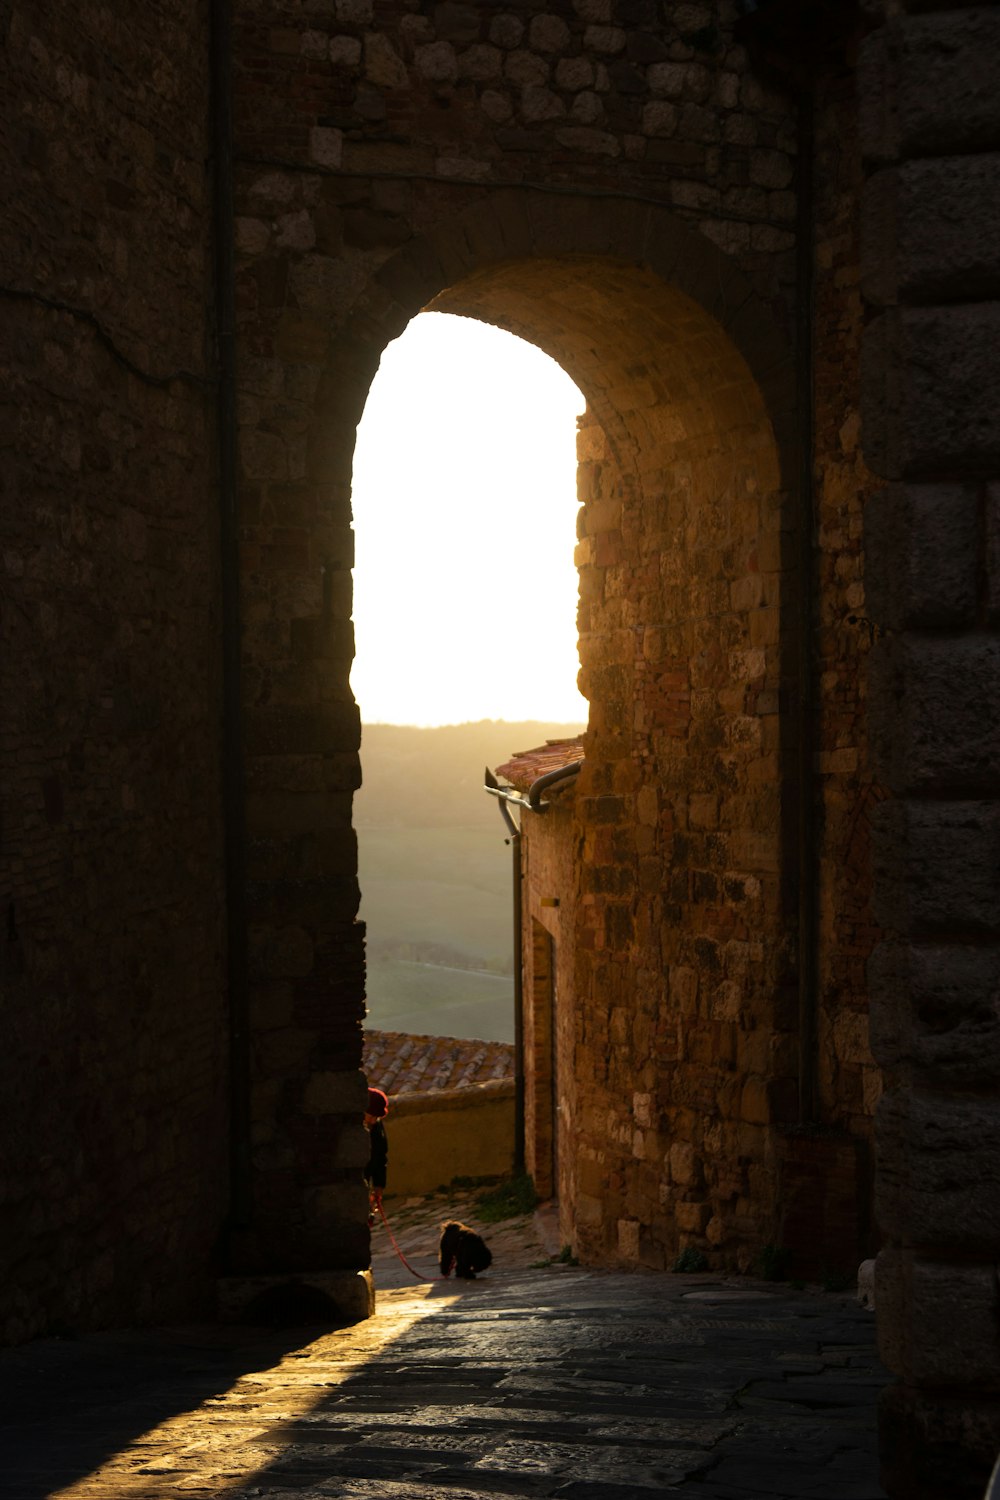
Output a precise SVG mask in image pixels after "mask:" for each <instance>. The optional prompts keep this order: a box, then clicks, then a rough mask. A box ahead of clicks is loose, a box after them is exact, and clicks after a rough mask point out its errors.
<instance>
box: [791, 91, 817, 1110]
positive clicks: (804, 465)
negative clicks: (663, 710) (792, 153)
mask: <svg viewBox="0 0 1000 1500" xmlns="http://www.w3.org/2000/svg"><path fill="white" fill-rule="evenodd" d="M797 105H798V109H797V136H798V140H797V173H798V183H797V187H798V206H797V222H796V236H795V255H796V287H797V290H798V297H797V302H796V337H795V357H796V364H797V371H796V384H797V386H798V391H799V397H800V400H801V403H802V419H801V424H800V432H801V443H802V450H801V465H800V471H799V491H800V493H799V557H798V564H799V566H798V573H799V579H798V590H797V595H798V642H799V647H798V688H799V724H798V731H799V751H798V786H799V808H798V813H799V816H798V825H799V826H798V869H799V893H798V894H799V901H798V943H799V953H798V960H799V962H798V1022H799V1090H798V1112H799V1123H800V1124H803V1125H805V1124H810V1123H812V1122H813V1121H815V1119H816V1012H817V994H816V987H817V966H818V954H817V948H818V942H817V933H818V909H817V908H818V900H819V890H818V886H819V882H818V878H817V859H818V854H817V847H816V833H817V829H816V804H815V796H814V792H813V776H814V773H813V760H814V748H815V726H814V714H815V663H814V659H813V658H814V651H813V638H814V632H815V587H814V580H813V569H814V556H813V553H814V543H813V518H814V512H815V497H814V479H813V426H814V416H813V413H814V400H815V393H814V376H813V313H814V301H815V249H814V243H813V240H814V226H813V170H814V165H813V153H814V151H815V130H814V120H813V115H814V110H815V99H814V95H813V91H812V89H811V87H810V85H809V84H808V83H804V84H802V85H801V86H800V87H799V89H798V90H797Z"/></svg>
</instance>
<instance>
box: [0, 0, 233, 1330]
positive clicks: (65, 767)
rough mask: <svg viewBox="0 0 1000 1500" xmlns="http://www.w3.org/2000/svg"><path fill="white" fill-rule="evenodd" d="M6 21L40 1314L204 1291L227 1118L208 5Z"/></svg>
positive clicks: (9, 920) (16, 655)
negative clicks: (209, 153) (207, 162)
mask: <svg viewBox="0 0 1000 1500" xmlns="http://www.w3.org/2000/svg"><path fill="white" fill-rule="evenodd" d="M3 24H4V43H5V61H4V88H3V90H2V91H0V114H2V133H3V139H4V146H5V150H4V166H3V172H4V174H5V181H4V193H3V197H4V204H5V210H4V216H3V223H2V226H0V261H2V269H0V283H2V284H0V303H2V308H3V328H4V338H3V350H2V355H0V359H2V364H3V371H2V381H0V385H2V389H3V397H2V402H3V419H2V422H0V429H2V433H3V436H2V437H0V450H2V455H3V460H2V462H3V468H2V492H3V515H4V522H3V530H4V547H3V571H2V579H3V583H2V589H3V594H2V621H3V651H2V661H3V666H2V671H3V687H2V699H3V703H4V710H3V733H2V740H3V754H4V769H3V818H2V824H3V842H2V869H3V877H4V884H3V899H4V908H5V914H4V921H5V928H6V932H5V942H4V944H3V960H2V962H3V975H2V978H3V1009H4V1026H3V1035H4V1044H3V1047H2V1049H0V1099H2V1101H3V1103H2V1114H3V1120H4V1175H3V1185H2V1198H3V1223H4V1233H3V1236H2V1237H0V1275H2V1279H3V1284H4V1288H5V1296H4V1299H3V1307H4V1314H3V1319H2V1324H0V1337H4V1338H8V1339H15V1340H16V1339H24V1338H29V1337H32V1336H36V1335H40V1334H46V1333H57V1332H58V1333H63V1334H65V1333H68V1332H71V1331H72V1330H73V1329H76V1328H81V1329H82V1328H88V1327H95V1326H97V1327H99V1326H107V1325H109V1324H121V1323H127V1322H142V1321H146V1320H149V1319H152V1318H157V1319H164V1318H169V1317H172V1316H179V1315H182V1314H183V1315H187V1314H190V1313H191V1312H193V1311H194V1310H196V1309H198V1308H204V1307H205V1306H206V1305H207V1300H206V1299H207V1298H208V1297H209V1296H210V1292H211V1274H212V1264H213V1256H214V1254H215V1251H216V1245H217V1240H218V1237H219V1233H220V1229H221V1226H222V1222H223V1219H224V1216H225V1213H226V1205H227V1191H226V1174H227V1152H228V1140H227V1132H228V1126H227V1110H226V1067H225V1053H226V1043H225V1009H224V998H223V997H224V990H225V985H224V920H223V907H222V901H223V898H222V834H221V826H220V825H221V812H220V750H219V746H220V687H221V678H220V652H219V631H220V618H219V581H218V577H219V559H218V531H219V521H218V502H217V498H216V493H215V477H214V471H215V463H214V457H213V450H214V433H213V427H214V420H215V385H214V369H213V364H214V361H213V356H212V353H211V327H210V316H211V312H210V309H211V235H210V224H211V218H210V213H211V207H210V193H209V179H208V174H207V170H206V159H207V156H208V149H209V147H208V130H207V127H208V120H207V97H208V36H207V32H206V22H205V12H204V8H203V7H200V6H197V5H194V4H187V3H184V0H171V3H170V4H165V5H161V6H158V7H154V8H152V9H150V8H140V9H138V10H136V9H134V8H133V9H132V10H131V11H130V13H129V16H128V19H127V21H126V20H125V19H124V18H123V17H121V16H119V14H118V12H117V10H116V9H115V8H114V7H110V8H109V7H107V6H103V5H93V4H88V3H86V0H84V3H82V4H76V3H74V4H72V5H69V4H59V3H53V4H50V5H45V6H41V7H39V6H22V5H15V6H12V7H6V8H5V11H4V23H3ZM11 174H15V175H13V176H12V175H11Z"/></svg>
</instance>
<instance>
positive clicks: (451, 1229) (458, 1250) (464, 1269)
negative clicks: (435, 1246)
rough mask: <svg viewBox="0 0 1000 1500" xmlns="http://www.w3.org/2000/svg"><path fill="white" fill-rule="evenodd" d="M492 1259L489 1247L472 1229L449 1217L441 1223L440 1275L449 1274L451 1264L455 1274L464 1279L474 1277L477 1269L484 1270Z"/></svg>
mask: <svg viewBox="0 0 1000 1500" xmlns="http://www.w3.org/2000/svg"><path fill="white" fill-rule="evenodd" d="M492 1260H493V1256H492V1254H491V1253H490V1247H489V1246H488V1245H487V1243H486V1241H485V1240H484V1239H482V1237H481V1236H480V1235H478V1234H477V1233H476V1231H475V1230H474V1229H470V1228H469V1227H468V1225H467V1224H460V1223H459V1222H458V1220H457V1219H449V1220H448V1223H447V1224H442V1225H441V1275H442V1276H450V1274H451V1268H452V1266H454V1267H455V1275H456V1276H462V1277H464V1278H465V1279H466V1281H472V1280H474V1279H475V1275H476V1272H477V1271H485V1270H486V1267H487V1266H488V1265H489V1264H490V1263H491V1261H492Z"/></svg>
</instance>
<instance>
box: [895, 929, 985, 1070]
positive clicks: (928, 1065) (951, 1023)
mask: <svg viewBox="0 0 1000 1500" xmlns="http://www.w3.org/2000/svg"><path fill="white" fill-rule="evenodd" d="M868 985H869V993H870V999H871V1013H870V1037H871V1047H872V1052H873V1053H874V1055H875V1058H876V1059H877V1061H878V1062H879V1063H881V1065H882V1066H883V1067H884V1068H886V1069H898V1068H901V1067H905V1068H911V1069H913V1070H914V1071H915V1072H916V1073H918V1074H922V1075H923V1076H924V1079H925V1080H926V1081H927V1082H928V1083H932V1084H935V1085H940V1086H943V1087H947V1088H989V1087H996V1086H997V1085H998V1084H1000V948H996V947H992V946H991V947H978V946H977V947H969V948H959V947H946V948H943V947H933V948H925V947H919V948H918V947H909V946H905V945H897V944H893V943H882V944H880V945H879V946H878V947H877V948H876V949H875V951H874V953H873V954H872V957H871V959H870V961H869V964H868Z"/></svg>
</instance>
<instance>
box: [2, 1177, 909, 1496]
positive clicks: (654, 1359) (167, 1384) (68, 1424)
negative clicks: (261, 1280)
mask: <svg viewBox="0 0 1000 1500" xmlns="http://www.w3.org/2000/svg"><path fill="white" fill-rule="evenodd" d="M431 1208H432V1210H433V1211H431V1212H426V1213H424V1214H423V1216H421V1214H420V1212H419V1211H417V1210H415V1209H413V1208H412V1207H411V1208H410V1209H409V1212H407V1208H406V1206H405V1205H402V1206H400V1207H399V1210H398V1212H397V1210H396V1208H395V1207H393V1206H390V1216H391V1219H392V1222H393V1227H394V1229H395V1230H396V1233H397V1236H398V1238H399V1239H400V1241H401V1243H402V1244H403V1245H404V1246H405V1250H406V1254H407V1258H408V1259H410V1260H411V1262H412V1263H413V1264H414V1265H415V1267H416V1269H417V1270H418V1271H419V1272H422V1273H425V1274H426V1275H427V1276H428V1278H430V1277H431V1276H432V1275H433V1274H434V1271H435V1269H436V1268H435V1267H434V1266H433V1261H432V1253H433V1234H434V1232H435V1229H436V1216H440V1214H441V1211H442V1210H441V1205H440V1204H438V1205H431ZM435 1211H436V1212H435ZM462 1211H463V1213H464V1212H465V1208H464V1206H463V1207H462ZM484 1233H486V1234H487V1236H488V1238H489V1240H490V1243H491V1245H492V1247H493V1249H494V1255H495V1262H494V1267H493V1268H492V1270H491V1272H490V1273H489V1274H488V1275H487V1276H485V1277H482V1278H480V1279H478V1280H476V1281H472V1282H466V1283H461V1282H458V1283H456V1282H455V1281H453V1280H452V1281H447V1282H445V1281H440V1280H430V1279H428V1280H427V1281H424V1282H421V1281H419V1280H418V1279H417V1278H416V1277H415V1276H413V1275H410V1274H409V1273H408V1272H406V1270H405V1268H404V1267H403V1266H402V1265H401V1263H400V1262H399V1261H398V1260H397V1259H396V1257H395V1255H394V1253H393V1251H392V1248H391V1245H390V1244H389V1243H388V1240H387V1236H386V1234H385V1231H384V1229H381V1228H379V1229H378V1230H377V1231H376V1235H375V1273H376V1283H377V1285H378V1287H379V1292H378V1308H377V1312H376V1316H375V1317H374V1318H372V1319H371V1320H370V1321H369V1322H367V1323H362V1324H359V1325H356V1326H355V1327H352V1328H346V1329H341V1330H337V1331H334V1332H322V1333H319V1334H318V1335H316V1334H315V1333H314V1331H312V1330H298V1331H296V1330H289V1329H282V1330H275V1329H247V1328H232V1327H229V1328H226V1327H221V1326H212V1327H197V1328H194V1327H191V1328H181V1329H159V1330H152V1331H149V1330H146V1331H125V1332H119V1333H108V1334H100V1335H93V1336H88V1337H86V1338H81V1339H73V1338H65V1339H50V1340H45V1341H41V1342H37V1343H34V1344H30V1345H26V1346H23V1347H21V1348H19V1349H12V1350H8V1351H6V1352H4V1353H3V1354H2V1355H0V1382H2V1387H3V1418H2V1437H0V1445H2V1450H3V1457H2V1472H3V1474H4V1485H3V1494H4V1496H5V1500H57V1497H58V1500H189V1497H191V1496H212V1497H215V1496H220V1497H221V1496H225V1497H227V1500H251V1497H254V1500H290V1497H291V1496H293V1495H294V1496H296V1497H297V1500H314V1497H315V1500H318V1497H320V1496H322V1497H324V1500H332V1497H342V1500H361V1497H372V1500H374V1497H376V1496H377V1497H378V1500H428V1497H432V1496H438V1495H441V1496H450V1497H452V1500H485V1497H487V1496H518V1497H522V1496H523V1497H534V1496H539V1497H542V1496H551V1497H556V1496H558V1497H565V1500H635V1497H642V1496H644V1495H660V1494H670V1495H676V1496H677V1497H679V1500H765V1497H768V1500H774V1497H779V1500H780V1497H788V1500H792V1497H795V1500H802V1497H807V1496H808V1497H812V1500H882V1496H883V1490H882V1489H881V1487H880V1485H879V1483H878V1474H877V1459H876V1451H875V1450H876V1436H875V1428H876V1420H875V1401H876V1396H877V1393H878V1390H879V1388H880V1387H881V1386H882V1385H883V1384H884V1383H885V1379H886V1376H885V1373H884V1371H883V1370H882V1369H881V1367H880V1365H879V1363H878V1360H877V1358H876V1355H875V1323H874V1317H873V1315H872V1314H871V1313H870V1312H867V1311H865V1310H863V1309H862V1308H860V1307H859V1306H858V1304H857V1302H856V1300H855V1297H854V1295H853V1293H852V1292H824V1291H821V1290H819V1289H818V1288H809V1289H807V1290H801V1291H797V1290H793V1289H791V1288H789V1287H788V1286H786V1285H780V1284H777V1283H772V1282H764V1281H757V1280H753V1279H749V1278H737V1277H720V1276H717V1275H711V1274H695V1275H679V1274H667V1275H664V1274H657V1273H643V1272H630V1273H627V1274H624V1273H615V1272H608V1271H593V1270H588V1269H584V1268H581V1267H576V1266H573V1265H570V1264H562V1263H560V1261H559V1260H558V1259H555V1260H552V1259H550V1256H551V1250H552V1246H551V1243H546V1242H545V1238H544V1235H545V1226H544V1224H543V1223H541V1222H540V1221H539V1220H537V1218H536V1219H532V1218H527V1217H526V1218H524V1219H522V1220H519V1221H508V1222H506V1223H503V1224H500V1225H497V1226H486V1227H485V1228H484Z"/></svg>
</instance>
